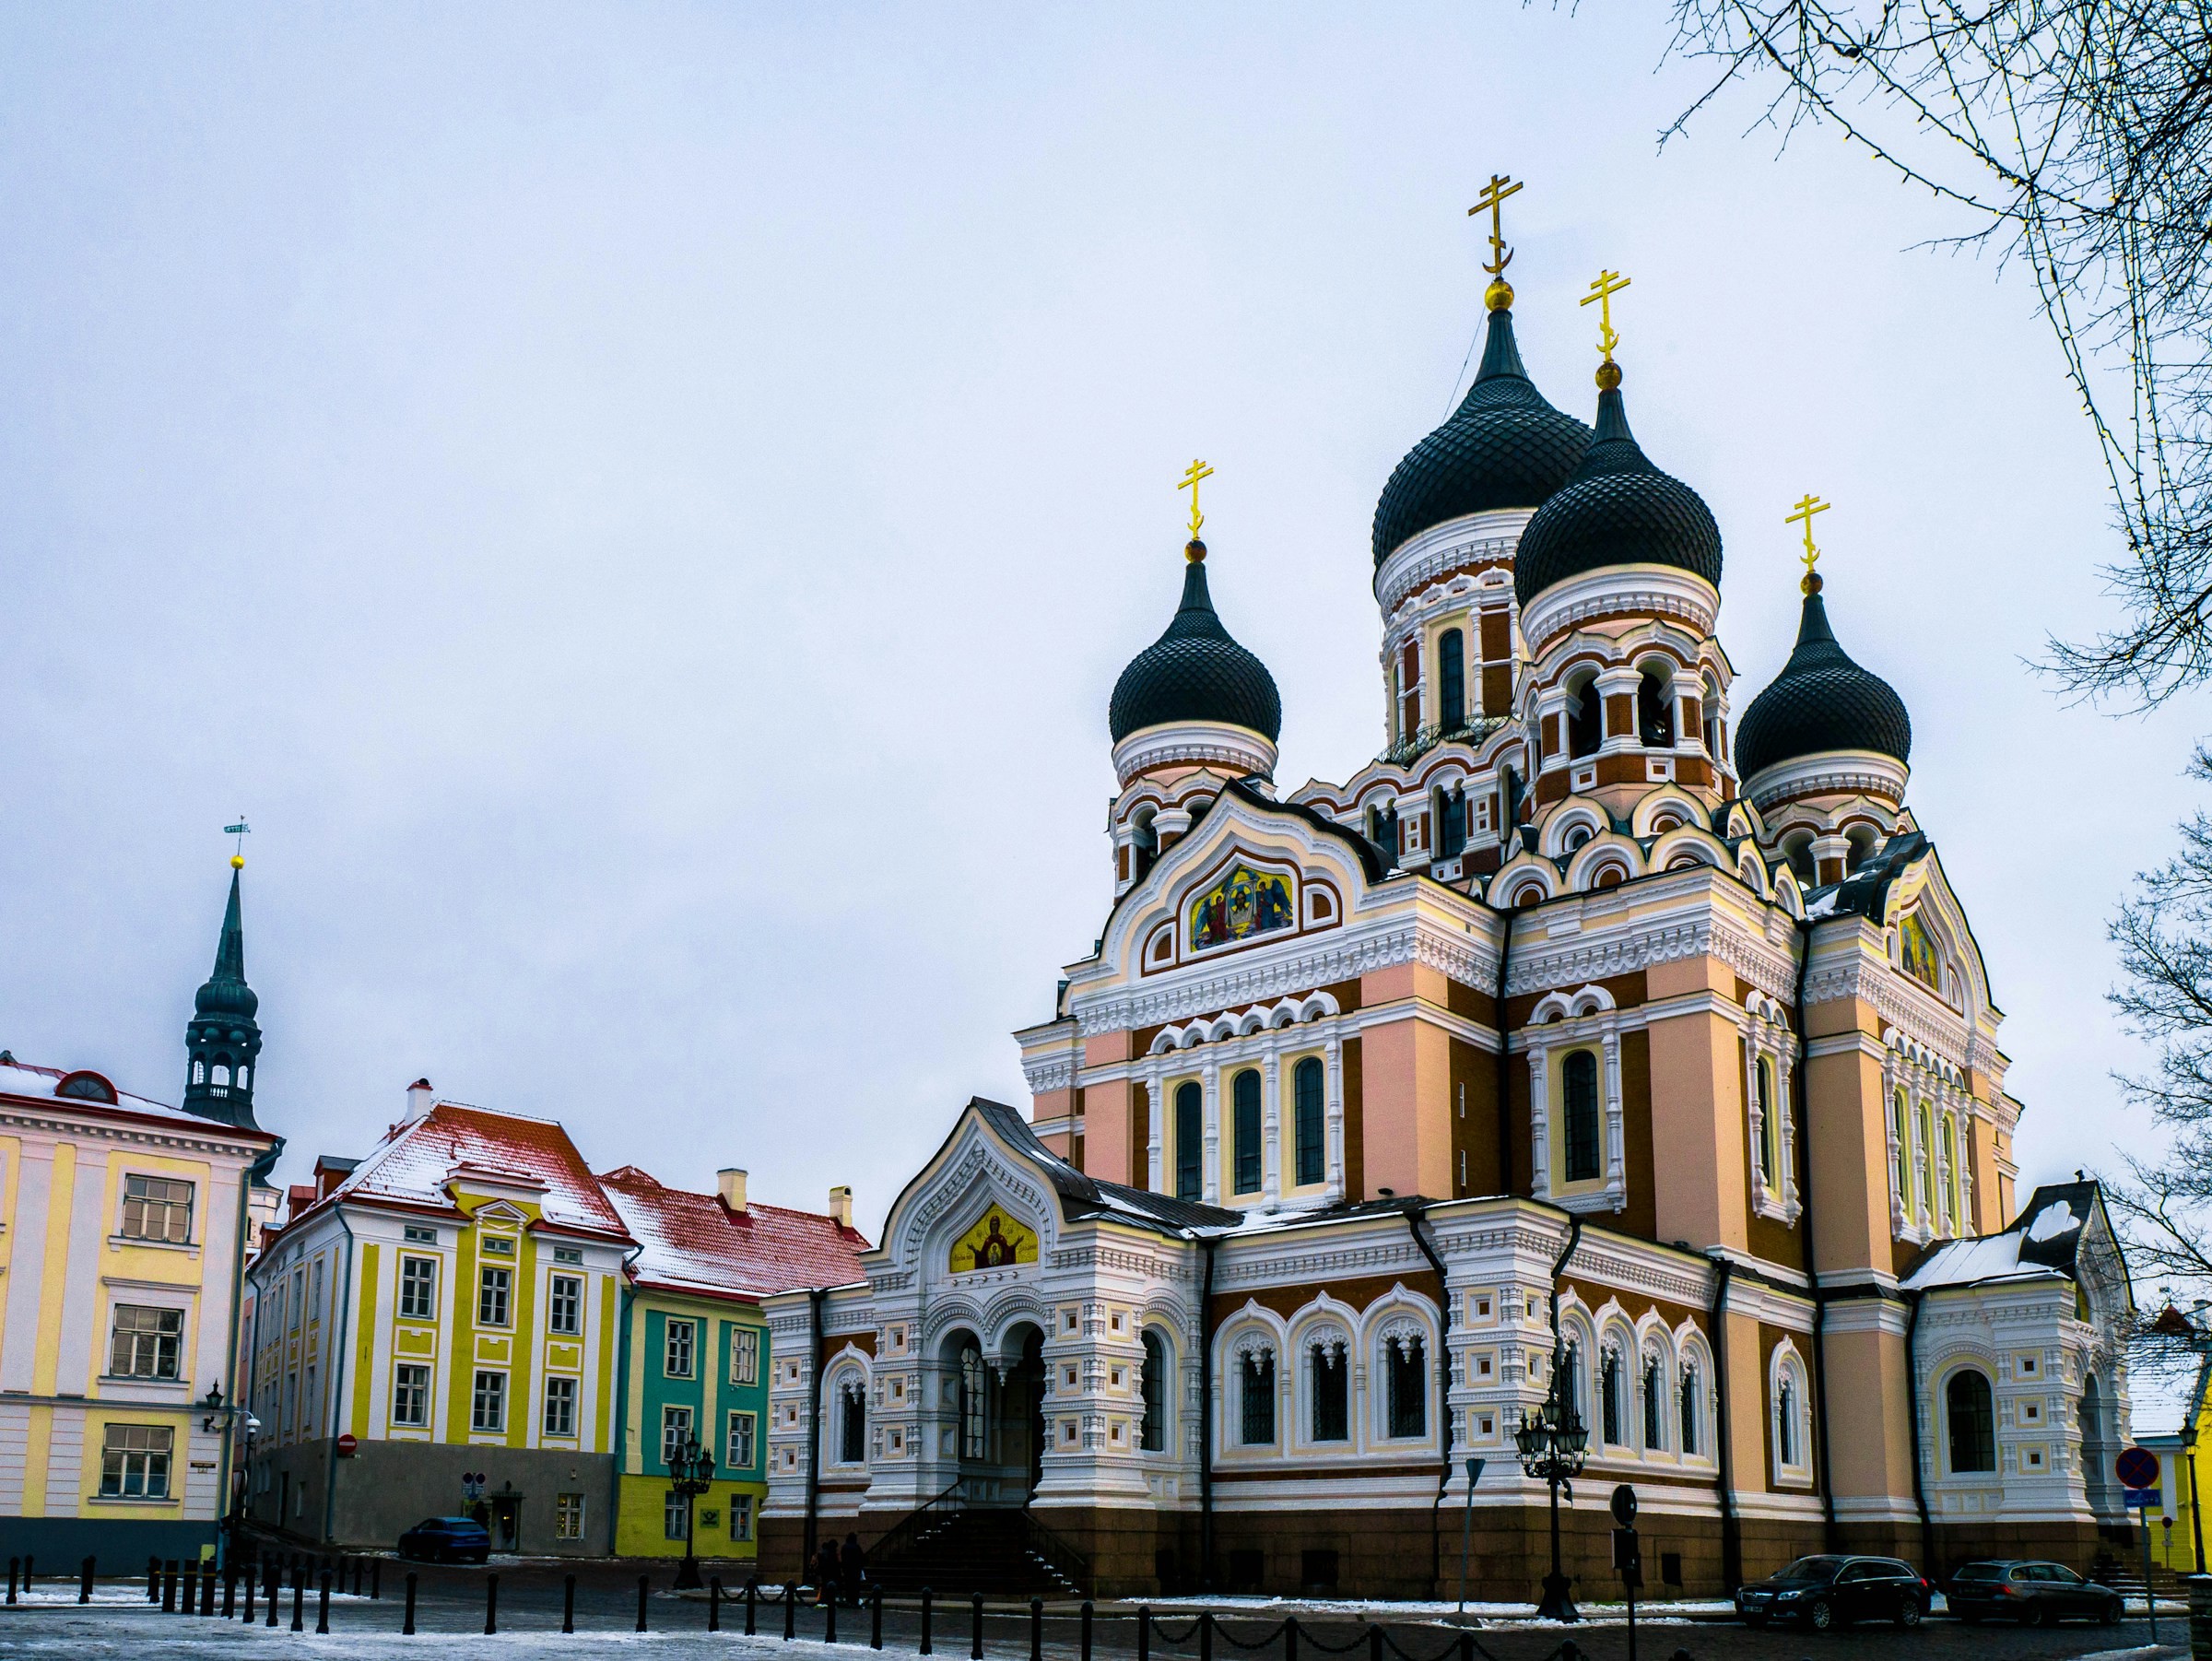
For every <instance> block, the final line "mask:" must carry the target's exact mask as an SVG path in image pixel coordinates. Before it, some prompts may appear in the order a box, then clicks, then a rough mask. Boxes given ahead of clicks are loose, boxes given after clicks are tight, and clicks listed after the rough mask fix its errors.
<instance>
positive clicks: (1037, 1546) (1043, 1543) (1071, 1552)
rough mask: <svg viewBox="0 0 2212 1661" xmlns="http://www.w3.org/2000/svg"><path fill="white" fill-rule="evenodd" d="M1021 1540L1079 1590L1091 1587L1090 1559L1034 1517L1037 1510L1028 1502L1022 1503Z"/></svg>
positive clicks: (1087, 1589) (1084, 1590)
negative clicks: (1028, 1504) (1027, 1503)
mask: <svg viewBox="0 0 2212 1661" xmlns="http://www.w3.org/2000/svg"><path fill="white" fill-rule="evenodd" d="M1021 1521H1022V1544H1023V1546H1024V1547H1026V1548H1027V1549H1029V1550H1030V1551H1033V1552H1035V1553H1036V1554H1037V1555H1038V1556H1039V1557H1041V1558H1042V1559H1043V1560H1044V1561H1045V1562H1046V1563H1048V1564H1049V1565H1051V1567H1052V1569H1053V1572H1054V1573H1057V1574H1058V1575H1059V1576H1060V1577H1061V1578H1062V1579H1063V1580H1065V1581H1066V1582H1067V1583H1068V1584H1070V1585H1072V1586H1074V1587H1075V1588H1076V1590H1077V1591H1078V1592H1088V1591H1089V1590H1090V1560H1089V1559H1088V1558H1087V1557H1085V1556H1084V1555H1083V1554H1082V1553H1081V1552H1080V1551H1078V1550H1077V1549H1075V1548H1074V1547H1073V1546H1071V1545H1069V1544H1068V1543H1067V1542H1066V1541H1065V1540H1064V1539H1062V1538H1061V1537H1059V1536H1058V1535H1056V1534H1054V1533H1053V1531H1052V1530H1051V1529H1050V1528H1047V1527H1046V1526H1044V1525H1043V1524H1042V1523H1041V1522H1039V1521H1038V1520H1037V1514H1036V1513H1035V1512H1033V1511H1031V1510H1030V1508H1029V1507H1028V1506H1026V1505H1025V1506H1023V1507H1022V1512H1021Z"/></svg>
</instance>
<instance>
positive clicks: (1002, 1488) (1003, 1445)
mask: <svg viewBox="0 0 2212 1661" xmlns="http://www.w3.org/2000/svg"><path fill="white" fill-rule="evenodd" d="M937 1359H938V1363H939V1365H940V1367H941V1368H942V1370H943V1374H944V1377H945V1379H946V1381H947V1383H946V1391H945V1401H944V1404H943V1405H944V1408H945V1409H946V1411H947V1412H948V1413H949V1415H950V1417H951V1420H952V1426H953V1435H952V1450H953V1452H954V1454H955V1455H957V1457H958V1459H959V1483H960V1492H961V1500H962V1502H963V1503H965V1504H968V1505H971V1506H1002V1507H1014V1506H1021V1505H1026V1504H1028V1503H1029V1501H1030V1495H1031V1494H1033V1493H1034V1492H1035V1491H1036V1490H1037V1481H1038V1478H1040V1477H1041V1475H1042V1474H1043V1467H1044V1434H1045V1431H1044V1332H1043V1329H1042V1328H1041V1327H1039V1326H1038V1325H1036V1324H1035V1323H1033V1322H1028V1321H1024V1322H1021V1323H1019V1324H1018V1325H1015V1326H1014V1327H1012V1328H1010V1329H1009V1330H1008V1331H1007V1332H1006V1333H1005V1334H1004V1335H1002V1337H1000V1340H999V1342H998V1343H997V1345H995V1346H994V1347H993V1348H992V1349H986V1348H985V1347H984V1344H983V1340H982V1338H981V1337H979V1336H978V1335H977V1334H976V1333H975V1332H974V1331H972V1330H971V1329H970V1328H967V1327H959V1328H957V1329H955V1330H954V1331H952V1332H949V1333H947V1334H946V1335H945V1339H944V1342H943V1344H942V1345H941V1346H940V1348H939V1351H938V1357H937Z"/></svg>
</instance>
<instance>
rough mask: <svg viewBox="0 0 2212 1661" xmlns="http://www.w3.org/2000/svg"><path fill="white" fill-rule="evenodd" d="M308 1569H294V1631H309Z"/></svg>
mask: <svg viewBox="0 0 2212 1661" xmlns="http://www.w3.org/2000/svg"><path fill="white" fill-rule="evenodd" d="M306 1616H307V1571H306V1570H305V1569H294V1570H293V1571H292V1631H294V1632H305V1631H307V1620H306Z"/></svg>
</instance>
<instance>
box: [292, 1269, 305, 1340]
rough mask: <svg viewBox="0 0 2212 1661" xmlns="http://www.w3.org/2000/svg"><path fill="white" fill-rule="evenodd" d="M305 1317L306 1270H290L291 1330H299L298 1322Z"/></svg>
mask: <svg viewBox="0 0 2212 1661" xmlns="http://www.w3.org/2000/svg"><path fill="white" fill-rule="evenodd" d="M306 1317H307V1271H306V1270H305V1269H294V1270H293V1271H292V1330H293V1331H294V1332H298V1331H299V1330H300V1322H301V1321H303V1320H304V1319H306Z"/></svg>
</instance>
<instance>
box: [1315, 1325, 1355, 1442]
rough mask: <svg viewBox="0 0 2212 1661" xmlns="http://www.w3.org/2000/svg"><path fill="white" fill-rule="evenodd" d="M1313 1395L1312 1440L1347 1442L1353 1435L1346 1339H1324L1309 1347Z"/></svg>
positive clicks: (1350, 1383) (1349, 1367)
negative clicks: (1345, 1348) (1345, 1347)
mask: <svg viewBox="0 0 2212 1661" xmlns="http://www.w3.org/2000/svg"><path fill="white" fill-rule="evenodd" d="M1306 1361H1307V1367H1308V1369H1309V1373H1308V1377H1309V1382H1310V1383H1311V1384H1312V1395H1313V1440H1314V1441H1316V1442H1348V1441H1350V1440H1351V1436H1352V1380H1351V1372H1352V1369H1351V1365H1350V1362H1349V1361H1348V1359H1347V1357H1346V1355H1345V1350H1344V1340H1343V1339H1341V1338H1324V1339H1323V1340H1322V1341H1321V1342H1319V1343H1316V1344H1310V1345H1308V1346H1307V1347H1306Z"/></svg>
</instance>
